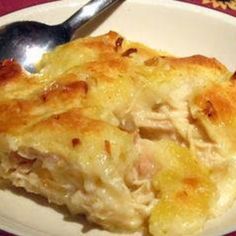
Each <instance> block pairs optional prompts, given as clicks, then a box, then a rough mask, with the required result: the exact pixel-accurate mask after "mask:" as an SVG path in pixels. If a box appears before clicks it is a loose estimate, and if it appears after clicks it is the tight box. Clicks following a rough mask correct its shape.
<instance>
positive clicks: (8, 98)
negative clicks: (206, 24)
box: [0, 32, 236, 236]
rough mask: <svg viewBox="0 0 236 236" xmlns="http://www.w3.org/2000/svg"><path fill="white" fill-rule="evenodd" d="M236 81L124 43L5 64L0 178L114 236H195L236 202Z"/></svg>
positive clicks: (99, 41)
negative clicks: (138, 234) (30, 65)
mask: <svg viewBox="0 0 236 236" xmlns="http://www.w3.org/2000/svg"><path fill="white" fill-rule="evenodd" d="M234 77H235V76H232V74H231V73H230V72H229V71H228V70H227V69H226V68H225V67H224V66H223V65H222V64H220V63H219V62H218V61H217V60H215V59H210V58H206V57H204V56H200V55H196V56H192V57H188V58H175V57H172V56H168V55H166V54H164V53H159V52H156V51H154V50H152V49H149V48H147V47H145V46H144V45H142V44H139V43H133V42H129V41H127V40H125V39H124V38H123V37H121V36H120V35H118V34H117V33H115V32H110V33H108V34H106V35H102V36H99V37H94V38H93V37H88V38H84V39H78V40H75V41H73V42H70V43H68V44H65V45H62V46H60V47H58V48H56V49H55V50H54V51H53V52H50V53H48V54H46V55H45V56H44V57H43V59H42V61H41V62H40V63H39V65H38V73H37V74H29V73H27V72H25V71H24V70H23V69H22V68H21V67H20V66H19V65H18V64H17V63H16V62H14V61H9V60H7V61H3V62H1V63H0V176H1V177H2V178H4V179H8V180H10V181H11V183H12V184H13V185H15V186H19V187H23V188H25V189H26V190H27V191H30V192H34V193H37V194H40V195H43V196H45V197H46V198H47V199H48V200H49V201H51V202H54V203H57V204H60V205H66V206H67V207H68V208H69V210H70V211H71V213H73V214H84V215H86V217H87V218H88V220H90V221H92V222H95V223H97V224H99V225H101V226H103V227H104V228H106V229H108V230H112V231H114V230H115V231H137V230H140V229H142V228H148V229H149V232H150V233H151V234H152V235H156V236H159V235H184V236H186V235H193V234H197V233H199V232H200V231H201V229H202V227H203V226H204V224H205V222H206V221H207V220H208V219H209V218H211V217H213V216H217V215H219V214H221V213H222V212H224V211H225V208H226V207H229V206H230V205H231V204H232V203H233V201H234V199H235V197H236V176H235V173H236V171H235V170H236V163H235V151H236V146H235V130H236V129H235V128H236V127H235V126H236V125H235V124H236V122H235V111H236V106H235V89H236V87H235V85H236V84H235V81H234V80H235V79H234ZM147 224H148V225H147Z"/></svg>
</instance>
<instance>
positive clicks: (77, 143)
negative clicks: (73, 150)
mask: <svg viewBox="0 0 236 236" xmlns="http://www.w3.org/2000/svg"><path fill="white" fill-rule="evenodd" d="M71 143H72V146H73V147H76V146H78V145H80V144H81V141H80V139H79V138H73V139H72V140H71Z"/></svg>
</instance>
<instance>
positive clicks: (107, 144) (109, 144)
mask: <svg viewBox="0 0 236 236" xmlns="http://www.w3.org/2000/svg"><path fill="white" fill-rule="evenodd" d="M104 144H105V151H106V153H107V154H108V155H109V156H110V155H111V143H110V142H109V141H108V140H105V141H104Z"/></svg>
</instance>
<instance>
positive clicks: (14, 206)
mask: <svg viewBox="0 0 236 236" xmlns="http://www.w3.org/2000/svg"><path fill="white" fill-rule="evenodd" d="M85 2H87V0H63V1H58V2H54V3H49V4H43V5H39V6H36V7H33V8H27V9H24V10H21V11H18V12H15V13H13V14H10V15H7V16H4V17H2V18H0V24H6V23H9V22H12V21H16V20H37V21H42V22H46V23H49V24H56V23H59V22H61V21H63V19H66V18H67V17H68V16H69V15H70V14H72V13H73V12H74V11H76V10H77V9H78V8H79V6H80V5H82V4H83V3H85ZM103 20H104V17H102V18H100V19H99V20H97V21H96V25H94V24H90V25H89V27H88V28H86V30H83V31H82V32H81V34H82V35H85V34H86V33H89V34H92V35H97V34H101V33H106V32H107V31H109V30H114V31H117V32H119V33H121V34H122V35H124V36H125V37H127V38H128V39H131V40H134V41H140V42H143V43H145V44H147V45H149V46H151V47H153V48H156V49H162V50H164V51H168V52H170V53H172V54H175V55H179V56H187V55H191V54H204V55H206V56H210V57H216V58H218V59H219V60H220V61H222V62H223V63H224V64H225V65H226V66H228V68H229V69H231V70H234V69H236V43H235V42H236V18H234V17H231V16H228V15H224V14H222V13H219V12H216V11H213V10H208V9H204V8H202V7H197V6H194V5H191V4H186V3H181V2H177V1H174V0H126V1H125V2H124V3H123V4H121V5H120V6H119V7H118V8H117V9H116V10H115V11H113V12H112V13H111V14H108V15H107V16H106V20H105V21H103ZM98 23H99V24H98ZM235 219H236V206H235V207H234V208H232V209H231V210H229V211H227V212H226V214H225V215H224V217H221V218H218V219H216V220H213V221H211V222H209V223H208V224H207V227H206V229H205V231H204V232H203V235H204V236H219V235H222V234H223V233H226V232H229V231H231V230H233V229H234V230H236V222H235ZM78 222H79V223H78ZM0 228H2V229H5V230H7V231H10V232H12V233H16V234H18V235H24V236H28V235H30V236H31V235H34V236H45V235H55V236H64V235H69V236H75V235H76V236H78V235H85V236H95V235H96V236H109V235H112V236H113V235H115V234H110V233H108V232H105V231H101V230H98V229H95V228H93V227H91V226H88V225H86V223H84V222H83V221H82V220H81V219H78V221H77V219H73V218H71V217H68V213H67V212H66V211H65V210H64V209H60V208H57V207H51V206H49V205H48V204H47V202H46V201H44V200H43V199H41V198H39V197H36V196H34V195H31V194H27V193H25V192H24V191H22V190H16V189H8V188H5V189H4V188H3V189H1V190H0ZM137 235H138V234H137Z"/></svg>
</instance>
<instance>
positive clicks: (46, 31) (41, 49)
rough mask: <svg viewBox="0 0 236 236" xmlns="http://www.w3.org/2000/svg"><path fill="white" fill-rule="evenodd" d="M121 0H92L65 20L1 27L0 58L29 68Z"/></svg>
mask: <svg viewBox="0 0 236 236" xmlns="http://www.w3.org/2000/svg"><path fill="white" fill-rule="evenodd" d="M119 1H121V0H91V1H89V2H88V3H87V4H86V5H84V6H83V7H82V8H80V9H79V10H78V11H77V12H76V13H75V14H74V15H72V16H71V17H70V18H69V19H68V20H66V21H65V22H63V23H61V24H58V25H54V26H49V25H46V24H43V23H39V22H34V21H21V22H14V23H11V24H8V25H5V26H3V27H1V28H0V60H3V59H15V60H17V61H18V62H19V63H20V64H21V65H22V66H23V67H24V68H25V69H26V70H28V71H29V72H35V64H36V63H37V62H38V61H39V60H40V58H41V57H42V55H43V54H44V53H45V52H48V51H51V50H52V49H53V48H55V47H56V46H58V45H60V44H63V43H66V42H68V41H70V40H71V39H72V37H73V34H74V32H75V31H76V30H77V29H78V28H80V27H81V26H83V25H84V24H85V23H87V22H88V21H89V20H91V19H92V18H94V17H95V16H97V15H98V14H100V13H101V12H102V11H104V10H106V9H107V8H109V7H110V6H111V5H113V4H114V3H116V2H119Z"/></svg>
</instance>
